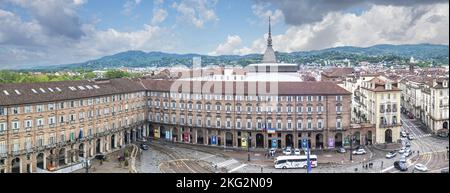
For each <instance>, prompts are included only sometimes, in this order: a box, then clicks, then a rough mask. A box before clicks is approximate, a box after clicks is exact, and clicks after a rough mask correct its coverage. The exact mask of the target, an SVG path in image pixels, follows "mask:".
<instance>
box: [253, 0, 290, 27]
mask: <svg viewBox="0 0 450 193" xmlns="http://www.w3.org/2000/svg"><path fill="white" fill-rule="evenodd" d="M269 8H270V3H257V4H254V5H252V11H253V14H254V15H256V16H257V17H258V18H259V21H261V22H262V23H264V24H267V20H268V18H269V17H270V19H271V21H272V23H273V24H276V23H278V22H280V21H283V20H284V15H283V12H282V11H281V10H280V9H275V10H270V9H269Z"/></svg>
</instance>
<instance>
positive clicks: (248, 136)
mask: <svg viewBox="0 0 450 193" xmlns="http://www.w3.org/2000/svg"><path fill="white" fill-rule="evenodd" d="M250 140H252V137H251V136H250V133H248V135H247V152H248V161H250Z"/></svg>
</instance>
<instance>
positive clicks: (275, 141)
mask: <svg viewBox="0 0 450 193" xmlns="http://www.w3.org/2000/svg"><path fill="white" fill-rule="evenodd" d="M272 148H278V141H277V139H272Z"/></svg>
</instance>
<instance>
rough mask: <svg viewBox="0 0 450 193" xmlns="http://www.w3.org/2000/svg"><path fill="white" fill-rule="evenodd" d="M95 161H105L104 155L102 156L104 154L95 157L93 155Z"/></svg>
mask: <svg viewBox="0 0 450 193" xmlns="http://www.w3.org/2000/svg"><path fill="white" fill-rule="evenodd" d="M95 159H97V160H101V161H105V160H106V155H104V154H97V155H95Z"/></svg>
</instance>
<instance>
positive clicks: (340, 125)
mask: <svg viewBox="0 0 450 193" xmlns="http://www.w3.org/2000/svg"><path fill="white" fill-rule="evenodd" d="M341 121H342V120H341V119H336V128H337V129H341V128H342V124H341Z"/></svg>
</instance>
